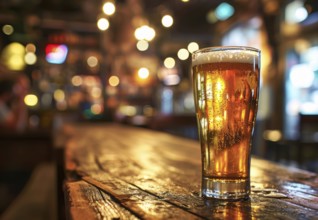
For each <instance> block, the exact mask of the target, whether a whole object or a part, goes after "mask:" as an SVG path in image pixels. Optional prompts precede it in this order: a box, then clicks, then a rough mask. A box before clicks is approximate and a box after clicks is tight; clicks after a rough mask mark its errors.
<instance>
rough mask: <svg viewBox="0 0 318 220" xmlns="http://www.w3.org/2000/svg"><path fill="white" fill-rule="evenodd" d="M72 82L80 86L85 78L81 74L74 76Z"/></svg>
mask: <svg viewBox="0 0 318 220" xmlns="http://www.w3.org/2000/svg"><path fill="white" fill-rule="evenodd" d="M71 82H72V84H73V85H74V86H80V85H82V84H83V79H82V77H80V76H73V77H72V79H71Z"/></svg>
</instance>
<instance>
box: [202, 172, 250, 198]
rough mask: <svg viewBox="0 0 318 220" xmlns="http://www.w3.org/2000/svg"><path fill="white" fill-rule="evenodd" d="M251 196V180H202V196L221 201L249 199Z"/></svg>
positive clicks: (205, 178) (206, 178)
mask: <svg viewBox="0 0 318 220" xmlns="http://www.w3.org/2000/svg"><path fill="white" fill-rule="evenodd" d="M249 194H250V181H249V179H220V178H218V179H216V178H208V177H204V178H203V179H202V196H203V197H205V198H215V199H221V200H241V199H247V198H248V197H249Z"/></svg>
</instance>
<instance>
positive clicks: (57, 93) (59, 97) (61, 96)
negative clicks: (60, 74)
mask: <svg viewBox="0 0 318 220" xmlns="http://www.w3.org/2000/svg"><path fill="white" fill-rule="evenodd" d="M53 97H54V99H55V100H56V101H57V102H62V101H63V100H64V99H65V93H64V91H63V90H61V89H57V90H55V91H54V95H53Z"/></svg>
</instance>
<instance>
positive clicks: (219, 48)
mask: <svg viewBox="0 0 318 220" xmlns="http://www.w3.org/2000/svg"><path fill="white" fill-rule="evenodd" d="M225 50H228V51H231V50H233V51H234V50H240V51H250V52H255V53H260V52H261V50H260V49H257V48H255V47H250V46H213V47H204V48H201V49H198V50H196V51H194V52H193V53H192V54H193V55H195V54H198V53H206V52H217V51H225Z"/></svg>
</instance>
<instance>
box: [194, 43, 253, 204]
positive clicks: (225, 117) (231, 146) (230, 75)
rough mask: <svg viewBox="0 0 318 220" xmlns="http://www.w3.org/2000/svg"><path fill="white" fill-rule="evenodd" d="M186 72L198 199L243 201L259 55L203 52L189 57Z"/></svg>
mask: <svg viewBox="0 0 318 220" xmlns="http://www.w3.org/2000/svg"><path fill="white" fill-rule="evenodd" d="M192 70H193V87H194V99H195V105H196V115H197V121H198V128H199V135H200V142H201V155H202V175H203V177H202V178H203V179H202V193H203V195H204V196H207V197H216V198H221V199H222V198H224V199H227V198H230V199H231V198H234V199H236V198H241V197H246V196H247V195H248V194H249V190H250V189H249V188H250V183H249V173H250V151H251V142H252V133H253V129H254V124H255V118H256V112H257V104H258V93H259V51H258V50H256V49H253V50H252V49H251V48H248V50H241V49H240V48H237V47H231V48H225V49H224V48H223V49H222V50H218V49H217V48H208V49H205V50H202V51H199V52H196V53H194V54H193V62H192ZM222 190H223V191H222Z"/></svg>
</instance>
